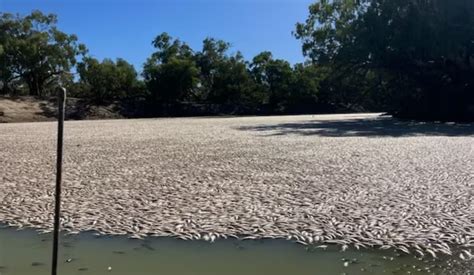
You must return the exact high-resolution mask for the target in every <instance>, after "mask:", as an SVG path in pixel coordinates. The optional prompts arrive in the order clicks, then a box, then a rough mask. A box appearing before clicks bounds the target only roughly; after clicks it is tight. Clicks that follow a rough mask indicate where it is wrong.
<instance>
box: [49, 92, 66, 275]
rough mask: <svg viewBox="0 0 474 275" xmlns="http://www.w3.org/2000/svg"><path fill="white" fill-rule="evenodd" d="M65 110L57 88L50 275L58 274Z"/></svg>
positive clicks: (63, 100)
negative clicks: (54, 188) (56, 131)
mask: <svg viewBox="0 0 474 275" xmlns="http://www.w3.org/2000/svg"><path fill="white" fill-rule="evenodd" d="M65 108H66V89H65V88H62V87H61V88H58V147H57V157H56V195H55V209H54V233H53V234H54V235H53V264H52V270H51V274H52V275H57V272H58V242H59V226H60V214H61V181H62V166H63V133H64V109H65Z"/></svg>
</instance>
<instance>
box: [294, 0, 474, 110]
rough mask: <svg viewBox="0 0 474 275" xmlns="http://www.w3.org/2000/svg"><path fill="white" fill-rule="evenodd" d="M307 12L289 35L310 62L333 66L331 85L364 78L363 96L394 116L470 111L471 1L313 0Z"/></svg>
mask: <svg viewBox="0 0 474 275" xmlns="http://www.w3.org/2000/svg"><path fill="white" fill-rule="evenodd" d="M309 11H310V15H309V17H308V19H307V20H306V22H304V23H299V24H297V28H296V37H297V38H299V39H300V40H301V41H302V43H303V52H304V54H305V55H306V56H307V57H308V58H309V59H310V60H311V61H312V62H313V63H315V64H320V65H322V66H330V67H332V68H333V72H334V73H335V76H333V77H334V81H333V83H338V81H335V80H336V79H339V83H340V82H344V81H345V82H349V83H351V82H352V81H356V82H359V83H360V84H361V83H364V84H365V85H358V87H360V89H359V91H357V93H358V94H361V95H364V96H363V98H362V99H363V100H366V99H367V98H368V97H369V98H370V97H371V98H372V99H373V100H379V99H380V96H379V95H377V94H382V96H383V97H386V100H385V101H386V102H387V106H386V108H387V109H389V110H390V111H392V112H393V113H394V114H397V115H399V116H406V117H417V118H433V119H437V118H440V119H458V118H461V119H462V118H466V119H467V118H468V117H471V116H472V115H473V114H472V110H471V108H472V106H473V104H474V95H473V93H474V82H473V81H474V77H473V76H474V65H473V62H472V61H473V58H474V56H473V54H474V2H472V1H468V0H453V1H444V0H409V1H407V0H358V1H347V0H333V1H328V0H319V1H317V2H316V3H314V4H313V5H311V6H310V9H309ZM340 72H343V73H342V74H341V73H340ZM355 75H359V76H360V77H358V78H357V79H352V80H351V78H353V77H354V76H355ZM361 79H363V80H361ZM338 90H339V91H340V92H343V91H344V88H342V87H339V88H338ZM364 90H365V91H364ZM346 99H348V100H349V101H352V100H353V99H352V98H351V97H346Z"/></svg>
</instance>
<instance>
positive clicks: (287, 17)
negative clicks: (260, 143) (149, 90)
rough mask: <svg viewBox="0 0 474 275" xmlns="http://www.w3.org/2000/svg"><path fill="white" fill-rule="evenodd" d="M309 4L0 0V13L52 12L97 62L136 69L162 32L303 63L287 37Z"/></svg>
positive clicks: (295, 0) (289, 0)
mask: <svg viewBox="0 0 474 275" xmlns="http://www.w3.org/2000/svg"><path fill="white" fill-rule="evenodd" d="M313 1H314V0H253V1H252V0H135V1H133V0H0V11H2V12H10V13H20V14H27V13H29V12H31V11H32V10H34V9H38V10H41V11H42V12H45V13H55V14H57V15H58V18H59V27H60V29H61V30H63V31H65V32H67V33H75V34H77V35H78V37H79V40H80V41H81V42H82V43H85V44H86V45H87V47H88V49H89V53H90V54H91V55H92V56H94V57H96V58H99V59H103V58H113V59H115V58H117V57H122V58H125V59H126V60H128V61H129V62H131V63H132V64H134V65H135V67H136V68H137V69H138V70H141V67H142V64H143V62H145V60H146V58H147V57H148V56H149V55H150V54H151V53H152V52H153V47H152V46H151V41H152V40H153V38H154V37H155V36H156V35H158V34H159V33H161V32H168V33H169V34H170V35H171V36H173V37H178V38H180V39H181V40H183V41H185V42H187V43H188V44H189V45H191V47H192V48H193V49H194V50H200V49H201V45H202V40H203V39H204V38H205V37H208V36H209V37H215V38H218V39H223V40H225V41H228V42H230V43H231V44H232V46H233V48H232V51H237V50H240V51H242V53H243V54H244V56H245V58H246V59H251V58H252V57H253V56H254V55H256V54H258V53H259V52H261V51H264V50H269V51H271V52H273V54H274V56H275V57H276V58H282V59H286V60H288V61H290V62H291V63H297V62H302V61H303V60H304V58H303V56H302V53H301V46H300V42H299V41H298V40H296V39H295V38H294V37H293V36H292V33H291V32H292V31H293V30H294V29H295V24H296V22H302V21H304V20H305V18H306V17H307V14H308V6H309V4H310V3H311V2H313Z"/></svg>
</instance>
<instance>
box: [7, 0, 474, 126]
mask: <svg viewBox="0 0 474 275" xmlns="http://www.w3.org/2000/svg"><path fill="white" fill-rule="evenodd" d="M56 23H57V19H56V16H55V15H51V14H50V15H46V14H43V13H41V12H40V11H34V12H32V13H31V14H30V15H27V16H20V15H13V14H9V13H1V16H0V93H1V94H10V95H34V96H42V97H44V96H50V95H52V94H53V93H54V89H55V87H57V86H58V85H64V86H66V87H67V88H68V91H69V94H70V96H73V97H78V98H84V99H87V100H89V101H90V102H92V103H94V104H99V105H100V104H108V103H111V102H115V103H117V102H121V103H123V105H124V106H127V110H128V112H130V114H134V115H139V116H154V115H207V114H290V113H291V114H294V113H330V112H344V111H352V112H353V111H386V112H390V113H392V114H394V115H397V116H399V117H405V118H415V119H435V120H457V121H462V120H464V121H467V120H474V1H470V0H452V1H445V0H357V1H356V0H353V1H347V0H344V1H342V0H332V1H326V0H319V1H316V3H314V4H312V5H311V6H310V7H309V16H308V18H307V20H306V21H305V22H304V23H298V24H297V25H296V29H295V32H294V35H295V37H296V38H297V39H299V40H300V41H301V42H302V45H303V47H302V48H303V53H304V55H305V56H306V62H305V63H303V64H295V65H291V64H290V63H289V62H287V61H285V60H281V59H276V58H274V57H273V56H272V53H270V52H262V53H260V54H258V55H257V56H255V57H253V58H252V59H251V60H246V59H244V57H243V56H242V54H241V53H240V52H238V51H237V52H234V51H231V45H230V44H229V43H227V42H225V41H222V40H217V39H214V38H206V39H204V41H203V45H202V48H201V49H199V50H196V49H192V48H190V47H189V46H188V45H187V44H186V43H185V42H183V41H181V40H179V39H176V38H173V37H171V36H170V35H168V34H167V33H162V34H160V35H158V36H157V37H156V38H155V39H154V40H153V41H152V44H153V46H154V48H155V52H154V53H153V54H152V55H151V56H150V57H149V58H148V59H147V60H146V62H145V64H144V65H143V68H142V73H141V75H139V74H138V73H137V71H136V70H135V68H134V67H133V66H132V65H131V64H129V63H128V62H127V61H126V60H124V59H120V58H119V59H117V60H110V59H105V60H102V61H100V60H97V59H95V58H93V57H91V56H90V55H89V54H88V50H87V48H86V46H85V45H83V44H80V43H79V42H78V38H77V37H76V36H75V35H71V34H66V33H64V32H61V31H60V30H58V29H57V27H56ZM71 72H74V73H71Z"/></svg>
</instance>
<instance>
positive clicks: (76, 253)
mask: <svg viewBox="0 0 474 275" xmlns="http://www.w3.org/2000/svg"><path fill="white" fill-rule="evenodd" d="M60 247H61V250H60V255H61V259H60V263H61V264H60V267H59V268H60V270H59V271H60V272H59V274H62V275H72V274H90V275H98V274H117V275H119V274H120V275H122V274H123V275H125V274H127V275H130V274H136V275H141V274H143V275H145V274H146V275H148V274H150V275H151V274H153V275H156V274H195V275H198V274H206V275H211V274H219V275H222V274H232V275H233V274H248V275H251V274H272V275H279V274H282V275H283V274H285V275H287V274H291V275H293V274H308V275H309V274H311V275H315V274H324V275H330V274H348V275H349V274H468V273H469V271H468V269H467V267H456V268H454V267H453V265H455V263H453V262H451V261H446V260H438V261H435V262H434V261H433V260H429V261H428V260H423V261H420V260H417V259H415V258H414V257H412V256H397V255H396V253H395V252H393V251H383V252H382V251H378V250H377V251H371V250H370V251H346V252H340V251H339V249H338V248H336V247H332V248H328V249H326V250H322V249H307V248H305V247H303V246H301V245H298V244H294V243H291V242H287V241H276V240H265V241H237V240H220V241H217V242H215V243H212V244H211V243H206V242H200V241H191V242H189V241H181V240H175V239H171V238H150V239H147V240H132V239H127V238H123V237H96V236H94V235H93V234H87V233H86V234H81V235H75V236H63V237H62V238H61V246H60ZM50 256H51V235H39V234H37V233H36V232H34V231H32V230H22V231H16V230H15V229H11V228H7V229H0V274H1V275H7V274H8V275H32V274H34V275H43V274H49V272H50V261H51V260H50ZM455 269H456V271H455Z"/></svg>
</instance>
